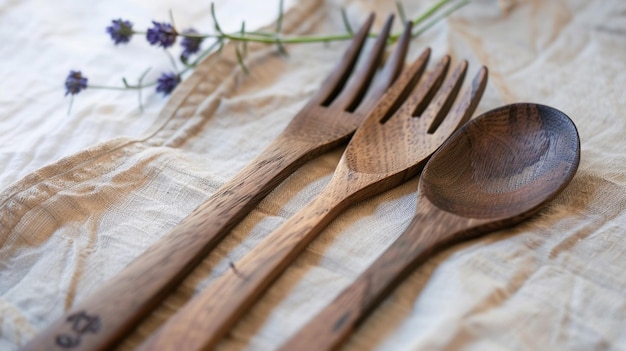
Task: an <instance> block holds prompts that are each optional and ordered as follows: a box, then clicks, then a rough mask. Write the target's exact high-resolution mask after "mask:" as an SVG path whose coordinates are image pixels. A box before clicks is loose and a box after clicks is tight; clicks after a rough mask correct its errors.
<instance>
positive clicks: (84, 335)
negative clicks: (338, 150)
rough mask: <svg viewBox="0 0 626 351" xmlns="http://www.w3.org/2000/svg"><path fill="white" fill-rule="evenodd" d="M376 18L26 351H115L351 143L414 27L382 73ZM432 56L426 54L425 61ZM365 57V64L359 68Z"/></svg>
mask: <svg viewBox="0 0 626 351" xmlns="http://www.w3.org/2000/svg"><path fill="white" fill-rule="evenodd" d="M373 20H374V16H373V15H371V16H370V17H369V18H368V19H367V21H366V23H365V24H364V25H363V26H362V27H361V29H360V30H359V32H358V33H357V34H356V35H355V39H354V40H353V41H352V43H351V45H350V47H349V48H348V49H347V51H346V53H345V54H344V57H343V59H342V60H341V62H340V63H339V64H338V65H337V67H336V68H335V69H334V70H333V72H331V74H330V75H329V77H328V78H327V79H326V80H325V81H324V82H323V83H322V86H321V88H320V90H319V91H318V93H317V94H316V95H315V96H313V97H312V98H311V100H310V101H309V103H308V104H307V105H305V107H304V108H303V109H302V110H301V111H300V112H299V113H298V114H297V115H296V116H295V117H294V118H293V120H292V121H291V122H290V124H289V125H288V126H287V127H286V129H285V130H284V131H283V132H282V133H281V134H280V135H279V136H278V137H277V138H276V140H274V141H273V142H272V143H271V144H270V145H269V146H268V147H267V148H266V149H265V150H264V151H263V152H262V153H261V154H260V155H259V156H258V157H256V158H255V159H254V160H253V161H252V162H251V163H250V164H249V165H248V166H246V167H245V168H244V169H243V170H242V171H241V172H240V173H239V174H238V175H236V176H235V177H234V178H233V179H232V180H230V181H229V182H227V183H226V184H225V185H224V186H223V187H222V188H220V189H219V190H218V191H217V192H216V193H215V194H213V195H212V196H211V197H210V198H209V199H208V200H207V201H206V202H205V203H204V204H202V205H201V206H199V207H198V208H197V209H196V210H195V211H194V212H193V213H192V214H190V215H189V216H188V217H187V218H185V219H184V220H183V221H182V222H181V223H180V224H178V225H177V226H176V227H175V228H174V229H173V230H172V231H170V232H169V233H167V234H166V235H164V236H163V237H162V238H161V239H160V240H159V241H158V242H157V243H155V244H154V245H153V246H152V247H150V248H149V249H148V250H147V251H146V252H145V253H143V254H142V255H141V256H140V257H138V258H137V259H136V260H134V261H133V262H132V263H131V264H130V265H129V266H128V267H127V268H125V269H124V270H123V271H122V272H121V273H119V274H118V275H116V276H114V277H113V278H112V279H111V280H109V281H107V282H106V283H104V284H103V285H102V286H101V287H100V288H99V289H98V290H97V291H96V292H95V293H93V294H92V295H91V296H89V297H88V298H87V299H85V300H83V301H80V302H79V303H78V304H77V305H76V306H73V307H72V308H71V309H70V310H69V311H67V312H66V313H65V315H63V316H62V317H61V318H60V319H58V320H57V321H56V322H54V323H53V324H52V325H50V326H49V327H48V328H47V329H45V330H44V331H43V332H42V333H40V334H39V335H37V336H36V337H35V338H34V339H33V340H32V341H31V342H30V343H28V344H27V345H26V346H25V347H24V350H60V349H68V348H69V349H72V350H108V349H110V348H111V347H112V346H114V345H115V344H116V343H117V342H119V340H120V339H121V338H122V337H124V336H125V335H126V334H127V333H128V332H130V331H131V330H132V329H133V328H134V327H135V326H136V325H137V324H138V323H139V322H140V321H141V320H142V319H143V318H144V317H145V316H146V315H147V314H148V313H150V311H152V309H153V308H154V307H155V306H157V305H158V304H159V303H160V302H161V301H162V300H163V299H164V298H165V297H166V296H167V295H168V294H169V292H171V291H172V290H173V289H174V288H175V287H176V286H177V285H178V284H179V283H180V282H181V280H182V279H183V278H184V277H185V276H187V274H188V273H189V272H190V271H191V270H192V269H193V268H194V267H195V266H196V265H197V264H198V263H199V262H200V261H201V260H202V259H203V258H204V257H205V256H206V255H207V254H208V253H209V252H210V251H211V250H212V249H213V248H214V247H215V246H216V245H217V244H218V243H219V241H220V240H221V239H222V238H223V237H224V236H225V235H226V234H227V233H228V232H229V231H230V230H231V229H232V228H233V227H234V226H235V225H236V224H237V223H238V222H239V221H241V220H242V219H243V218H244V217H245V215H246V214H247V213H249V212H250V211H251V210H252V209H253V208H254V207H255V206H256V205H257V204H258V203H259V201H260V200H261V199H262V198H263V197H265V196H266V195H267V194H268V193H269V192H270V191H271V190H272V189H274V188H275V187H276V186H277V185H278V184H279V183H280V182H281V181H283V180H284V179H285V178H287V176H288V175H289V174H291V173H293V172H294V171H295V170H296V169H297V168H298V167H300V166H301V165H302V164H303V163H304V162H306V161H307V160H309V159H311V158H313V157H316V156H318V155H320V154H321V153H324V152H326V151H328V150H330V149H332V148H335V147H337V146H339V145H340V144H342V143H345V142H346V141H347V140H348V139H349V138H350V136H351V135H352V134H353V133H354V131H355V130H356V128H357V126H359V124H360V123H361V122H362V121H363V120H364V118H365V116H366V115H367V114H368V113H369V112H371V110H372V109H373V108H374V106H375V102H376V101H378V99H379V98H380V97H381V96H382V95H383V93H384V92H385V91H386V90H387V89H388V88H389V86H390V85H391V83H392V82H393V81H394V80H395V79H396V78H397V77H398V75H399V74H400V72H401V71H402V69H403V65H404V57H405V54H406V51H407V47H408V45H409V39H410V33H411V25H410V24H407V26H406V28H405V31H404V33H403V35H402V37H401V38H400V40H399V42H398V45H397V46H396V49H395V50H394V52H393V53H392V55H391V56H390V58H389V59H388V60H387V63H386V64H385V65H384V67H383V69H382V71H381V72H380V73H379V74H376V71H377V69H378V67H379V66H380V62H381V59H382V57H383V53H384V50H385V44H386V40H387V37H388V34H389V31H390V29H391V25H392V23H393V17H392V16H390V17H389V18H388V19H387V21H386V22H385V25H384V27H383V29H382V30H381V33H380V35H379V38H378V39H377V41H376V43H375V44H374V47H373V48H372V50H371V51H370V52H369V53H368V54H366V55H361V54H360V52H361V50H362V47H363V45H364V42H365V40H366V38H367V35H368V32H369V29H370V27H371V25H372V23H373ZM428 55H429V51H428V50H427V51H426V52H425V53H424V56H423V58H424V59H427V58H428ZM360 56H365V59H361V60H362V61H364V62H363V64H360V65H359V64H357V61H358V60H359V57H360ZM357 67H359V68H357ZM350 77H352V78H351V79H350V80H349V82H350V83H348V78H350ZM85 325H88V326H89V328H86V327H85ZM94 325H97V326H98V327H97V328H95V327H94Z"/></svg>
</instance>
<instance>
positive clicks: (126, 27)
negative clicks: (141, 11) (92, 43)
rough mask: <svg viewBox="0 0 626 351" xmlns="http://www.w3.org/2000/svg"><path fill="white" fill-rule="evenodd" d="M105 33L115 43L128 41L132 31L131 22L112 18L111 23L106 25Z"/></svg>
mask: <svg viewBox="0 0 626 351" xmlns="http://www.w3.org/2000/svg"><path fill="white" fill-rule="evenodd" d="M107 33H109V35H111V39H113V42H115V45H117V44H125V43H128V42H129V41H130V38H131V37H132V36H133V33H134V32H133V24H132V23H131V22H130V21H124V20H122V19H121V18H120V19H116V20H113V21H111V25H110V26H108V27H107Z"/></svg>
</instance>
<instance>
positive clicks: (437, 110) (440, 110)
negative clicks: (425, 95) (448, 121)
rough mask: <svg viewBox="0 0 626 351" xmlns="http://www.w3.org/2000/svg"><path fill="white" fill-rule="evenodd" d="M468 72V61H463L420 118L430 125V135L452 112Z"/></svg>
mask: <svg viewBox="0 0 626 351" xmlns="http://www.w3.org/2000/svg"><path fill="white" fill-rule="evenodd" d="M466 72H467V61H465V60H463V61H461V63H460V64H459V65H458V66H457V68H456V69H455V70H454V72H453V73H452V75H451V76H450V77H449V78H448V79H447V80H446V82H445V84H444V86H443V88H442V89H440V90H439V91H438V92H437V95H435V97H434V98H433V100H432V102H431V103H430V104H428V107H427V108H426V111H424V113H422V115H421V116H420V118H422V119H424V123H426V125H430V127H428V133H430V134H432V133H434V132H435V130H436V129H437V126H439V124H440V123H441V121H442V120H443V118H444V117H445V116H446V114H448V112H449V111H450V108H451V107H452V103H453V102H454V99H455V98H456V96H457V95H458V94H459V90H461V85H462V84H463V80H464V79H465V73H466Z"/></svg>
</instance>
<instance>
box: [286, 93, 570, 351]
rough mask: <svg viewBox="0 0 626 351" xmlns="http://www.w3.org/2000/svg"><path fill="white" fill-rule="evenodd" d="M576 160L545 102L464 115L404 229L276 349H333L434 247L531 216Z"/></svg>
mask: <svg viewBox="0 0 626 351" xmlns="http://www.w3.org/2000/svg"><path fill="white" fill-rule="evenodd" d="M579 159H580V142H579V138H578V133H577V131H576V128H575V126H574V124H573V123H572V121H571V120H570V119H569V118H568V117H567V116H566V115H565V114H563V113H562V112H560V111H557V110H555V109H552V108H550V107H547V106H542V105H534V104H515V105H509V106H505V107H502V108H499V109H496V110H493V111H490V112H487V113H486V114H484V115H482V116H481V117H478V118H476V119H475V120H473V121H471V122H470V123H468V124H467V125H466V126H465V127H463V128H462V129H461V130H459V131H458V132H457V133H456V134H455V135H454V136H453V137H451V138H450V140H448V141H447V142H446V143H445V144H444V145H443V146H442V147H441V149H439V150H438V151H437V152H436V153H435V154H434V155H433V156H432V158H431V160H430V161H429V162H428V164H427V165H426V167H425V168H424V172H423V174H422V176H421V180H420V187H419V194H418V205H417V211H416V214H415V217H414V218H413V220H412V222H411V224H410V225H409V227H408V228H407V230H406V231H405V232H404V233H403V234H401V235H400V237H398V239H396V240H395V241H394V243H393V244H392V245H391V246H390V247H389V248H388V249H387V250H386V251H385V252H384V253H383V254H382V255H381V256H380V257H379V258H378V259H377V260H376V261H375V262H374V263H373V264H372V265H371V266H370V267H369V268H368V269H367V270H366V271H365V272H364V273H363V274H361V275H360V276H359V277H358V278H357V279H356V281H355V282H353V283H352V284H351V285H350V286H349V287H348V288H346V289H345V290H344V291H343V292H342V293H341V294H340V295H339V296H338V297H337V298H336V299H335V300H334V301H333V302H332V303H331V304H329V305H328V306H327V307H326V308H325V309H324V310H323V311H322V312H321V313H320V314H318V315H317V316H316V317H315V318H313V319H312V320H311V321H310V322H309V323H308V324H307V325H305V326H304V327H303V328H302V329H301V330H300V331H299V332H298V333H296V334H295V335H294V336H293V337H292V338H291V339H290V340H289V341H287V343H285V344H284V345H283V346H282V348H281V350H284V351H287V350H299V351H306V350H311V351H312V350H315V351H319V350H330V349H336V348H337V347H338V346H340V345H341V344H342V343H343V342H344V341H345V340H346V338H348V337H349V336H350V335H351V334H352V331H353V330H354V329H355V328H356V327H357V326H358V325H359V324H360V323H361V322H362V321H363V320H364V319H365V318H366V317H367V315H368V314H369V313H370V312H371V311H372V310H373V309H374V308H375V307H376V306H377V305H378V304H379V303H380V302H381V301H382V300H383V299H384V298H385V297H386V296H388V294H389V293H390V292H391V291H392V290H393V289H394V288H395V287H396V286H397V285H398V283H399V282H400V281H402V280H403V279H404V278H405V277H406V276H407V275H408V274H409V273H410V272H411V271H413V270H414V269H415V268H416V267H417V265H419V264H420V263H422V262H423V261H424V260H426V259H427V258H428V257H429V256H431V255H432V253H433V252H434V251H436V250H438V249H440V248H442V247H447V246H448V245H450V244H452V243H455V242H459V241H461V240H464V239H467V238H471V237H475V236H476V235H478V234H481V233H486V232H489V231H493V230H497V229H501V228H505V227H508V226H512V225H514V224H516V223H518V222H520V221H522V220H524V219H525V218H527V217H529V216H531V215H532V214H534V213H535V212H537V211H538V210H539V209H540V208H541V206H542V205H543V204H545V203H546V202H548V201H550V200H551V199H553V198H554V197H555V196H556V195H557V194H559V193H560V192H561V190H563V188H565V186H567V184H568V183H569V182H570V180H571V179H572V177H573V176H574V174H575V173H576V170H577V168H578V163H579Z"/></svg>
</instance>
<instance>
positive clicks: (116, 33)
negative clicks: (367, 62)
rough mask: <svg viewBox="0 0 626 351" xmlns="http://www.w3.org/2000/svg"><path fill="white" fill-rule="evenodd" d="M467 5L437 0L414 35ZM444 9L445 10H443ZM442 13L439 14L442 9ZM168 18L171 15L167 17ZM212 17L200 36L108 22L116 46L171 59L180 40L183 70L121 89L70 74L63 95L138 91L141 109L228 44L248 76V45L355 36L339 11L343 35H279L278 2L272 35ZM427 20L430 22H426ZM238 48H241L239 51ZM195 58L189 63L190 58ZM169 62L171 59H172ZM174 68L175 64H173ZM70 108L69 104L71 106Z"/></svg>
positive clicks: (169, 27)
mask: <svg viewBox="0 0 626 351" xmlns="http://www.w3.org/2000/svg"><path fill="white" fill-rule="evenodd" d="M468 3H469V0H439V1H438V2H437V3H435V4H434V5H433V6H431V7H430V8H429V9H427V10H426V11H425V12H424V13H422V14H421V15H420V16H419V17H417V18H416V19H414V20H412V22H413V26H414V28H415V30H414V32H413V36H414V37H416V36H418V35H420V34H422V33H423V32H424V31H425V30H427V29H428V28H430V27H432V26H433V25H434V24H435V23H437V22H438V21H440V20H441V19H443V18H445V17H446V16H448V15H450V14H451V13H452V12H454V11H456V10H457V9H459V8H460V7H462V6H464V5H466V4H468ZM396 5H397V9H398V12H399V15H400V17H401V18H403V19H404V18H405V16H406V15H405V13H404V8H403V7H402V5H401V4H400V3H397V4H396ZM446 7H447V8H446ZM442 9H443V11H440V10H442ZM170 15H171V14H170ZM211 15H212V17H213V22H214V27H215V32H216V33H215V34H201V33H199V32H198V31H196V30H195V29H193V28H190V29H187V30H184V31H182V32H179V31H178V30H177V29H176V28H175V25H174V21H173V18H171V23H167V22H157V21H152V27H151V28H149V29H148V30H147V31H146V32H141V31H136V30H135V29H134V28H133V23H132V22H130V21H128V20H123V19H121V18H120V19H116V20H112V21H111V25H110V26H108V27H106V32H107V33H108V34H109V35H110V37H111V39H112V40H113V43H114V44H115V45H119V44H127V43H128V42H129V41H130V40H131V38H132V37H133V36H134V35H135V34H145V35H146V39H147V41H148V43H150V45H154V46H157V47H161V48H163V49H164V50H166V53H167V54H168V55H169V56H170V57H172V55H171V54H170V53H169V52H168V51H167V49H169V48H171V47H172V46H173V45H174V44H175V43H176V41H177V39H178V37H181V38H182V39H181V41H180V45H181V47H182V53H181V55H180V61H181V62H182V63H183V65H184V68H183V69H182V70H180V71H178V72H165V73H162V74H161V75H160V76H159V78H158V79H157V80H156V81H154V82H148V83H144V82H143V78H144V77H145V75H146V73H147V71H146V72H144V74H142V75H141V77H140V79H139V81H138V83H137V84H135V85H132V84H129V83H128V82H127V80H126V79H125V78H122V82H123V84H124V85H123V86H122V87H114V86H98V85H91V84H89V85H88V83H87V77H85V76H83V75H82V73H81V71H70V73H69V75H68V77H67V78H66V81H65V88H66V93H65V95H68V94H69V95H71V96H72V97H73V96H74V95H76V94H78V93H80V92H81V91H82V90H84V89H86V88H87V87H90V88H92V89H111V90H137V91H138V92H139V100H140V108H141V107H142V106H141V90H142V89H144V88H148V87H152V86H156V91H157V92H158V93H162V94H163V95H164V96H167V95H169V94H170V93H171V92H172V91H173V90H174V89H175V88H176V86H177V85H178V84H179V83H180V82H181V81H182V79H183V76H184V75H185V74H186V73H188V72H189V71H191V70H193V69H194V68H195V67H196V65H197V64H198V63H199V62H200V61H201V60H202V59H204V58H205V57H206V56H208V55H209V54H210V53H213V52H218V53H219V51H220V50H221V49H222V47H223V46H224V45H225V44H226V42H227V41H233V42H236V43H238V45H237V46H236V47H235V50H236V54H237V61H238V63H239V64H240V66H241V67H242V70H243V71H244V72H245V73H246V74H247V73H248V68H247V67H246V66H245V63H244V57H245V55H246V51H247V50H246V48H247V43H249V42H256V43H266V44H272V45H276V47H277V48H278V51H279V52H280V53H282V54H286V51H285V48H284V45H285V44H298V43H316V42H331V41H340V40H350V39H352V37H353V35H354V33H353V31H352V28H351V26H350V24H349V22H348V20H347V16H346V14H345V11H343V10H342V18H343V19H344V25H345V27H346V33H344V34H333V35H312V36H286V35H283V34H281V33H280V32H281V28H282V19H283V0H279V14H278V19H277V22H276V31H275V32H261V31H249V32H248V31H246V30H245V23H242V27H241V30H240V31H238V32H235V33H226V32H224V31H222V29H221V27H220V25H219V22H218V21H217V17H216V15H215V7H214V5H213V3H211ZM427 19H431V20H430V21H429V22H427V23H425V21H426V20H427ZM370 36H371V37H376V36H377V35H376V34H370ZM399 37H400V33H396V34H391V35H390V36H389V40H388V42H389V43H393V42H395V41H397V40H398V39H399ZM206 39H213V43H212V44H211V45H210V46H209V47H207V48H206V49H204V50H201V46H202V44H203V43H204V42H205V41H206ZM240 46H241V48H240ZM193 55H196V57H195V59H194V60H193V61H192V62H189V61H190V58H191V57H192V56H193ZM172 60H174V59H173V58H172ZM173 66H174V69H175V70H178V69H177V68H176V65H175V62H174V64H173ZM70 106H71V105H70Z"/></svg>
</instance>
